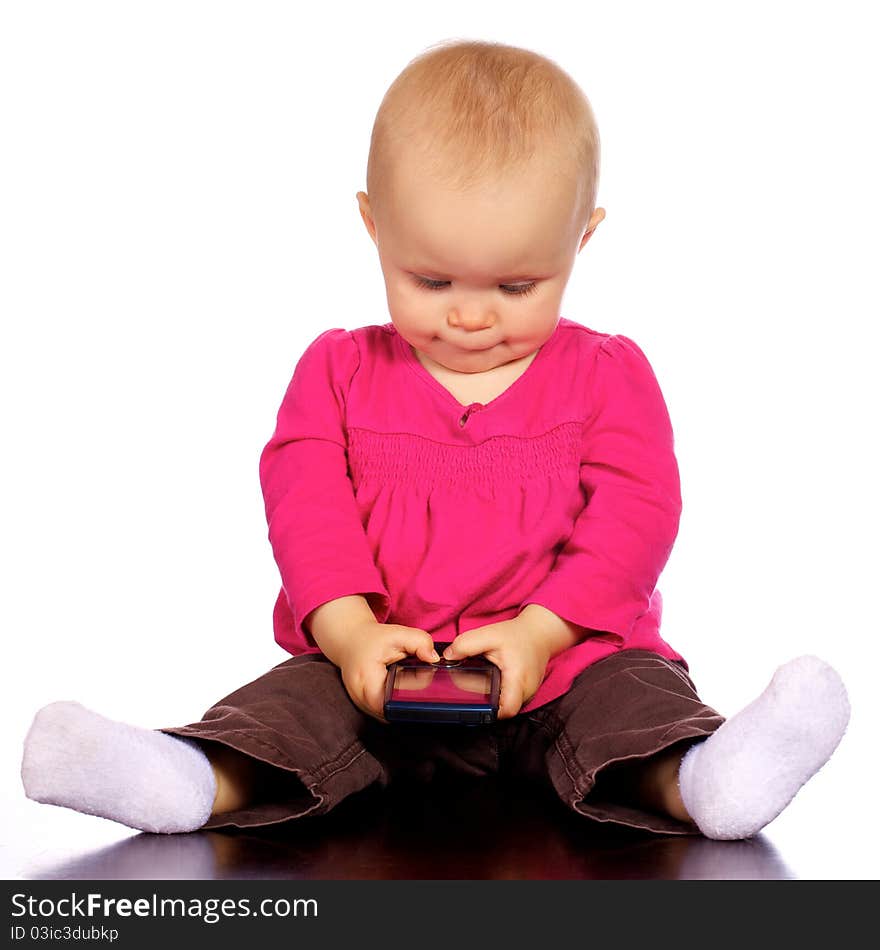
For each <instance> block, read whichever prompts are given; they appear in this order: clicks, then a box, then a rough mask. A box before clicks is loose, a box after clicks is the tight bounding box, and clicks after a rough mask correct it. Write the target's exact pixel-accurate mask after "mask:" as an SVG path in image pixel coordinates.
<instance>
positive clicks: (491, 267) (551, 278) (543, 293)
mask: <svg viewBox="0 0 880 950" xmlns="http://www.w3.org/2000/svg"><path fill="white" fill-rule="evenodd" d="M397 171H398V173H397V174H396V175H395V182H394V185H393V187H391V188H389V189H388V190H387V196H386V198H385V200H384V201H383V202H382V206H381V207H380V208H377V209H376V216H375V217H374V216H373V214H372V211H371V209H370V205H369V199H368V197H367V195H365V194H364V193H363V192H360V193H359V194H358V201H359V202H360V207H361V215H362V217H363V219H364V223H365V224H366V226H367V229H368V231H369V232H370V236H371V237H372V238H373V240H374V241H375V242H376V245H377V247H378V250H379V260H380V263H381V267H382V272H383V274H384V277H385V287H386V291H387V296H388V309H389V314H390V316H391V320H392V322H393V323H394V326H395V327H396V328H397V331H398V332H399V333H400V335H401V336H402V337H403V338H404V339H405V340H406V341H407V342H408V343H410V344H411V345H412V347H413V348H414V349H415V350H416V351H417V352H418V353H419V354H421V356H422V357H423V358H427V361H429V362H430V361H433V362H434V363H436V364H439V365H440V366H441V367H444V368H445V369H447V370H449V371H452V372H458V373H468V374H470V373H483V372H488V371H490V370H493V369H495V368H497V367H499V366H502V365H504V364H506V363H510V362H512V361H514V360H518V359H523V358H525V357H527V356H529V355H530V354H532V353H534V352H535V351H536V350H537V349H538V348H539V347H540V346H541V345H542V344H543V343H544V342H546V340H548V339H549V338H550V336H551V335H552V334H553V331H554V329H555V328H556V325H557V323H558V321H559V317H560V305H561V302H562V295H563V292H564V290H565V286H566V284H567V283H568V279H569V277H570V275H571V271H572V268H573V267H574V262H575V258H576V257H577V254H578V252H579V251H580V249H581V248H582V247H583V246H584V244H585V243H586V241H587V238H588V237H589V235H590V233H592V230H593V229H594V228H595V227H596V225H598V223H599V222H600V221H601V220H602V218H603V217H604V215H605V212H604V211H603V210H602V209H601V208H597V209H596V211H595V212H594V214H593V216H592V218H591V219H590V222H589V224H588V225H587V226H586V227H583V224H582V222H580V221H578V220H576V206H577V202H576V201H575V193H574V192H575V188H574V186H573V185H572V184H571V182H569V181H567V180H565V179H563V178H561V177H559V176H558V175H554V174H553V172H552V169H550V168H547V169H544V168H541V167H532V168H530V169H529V170H528V171H526V172H522V173H518V174H517V175H515V176H508V177H506V178H505V179H504V180H499V181H494V182H491V183H486V184H481V185H480V186H479V187H475V188H473V189H470V190H468V191H466V192H461V191H458V192H456V191H455V190H453V189H451V188H448V187H444V186H442V185H440V184H439V183H437V182H436V181H434V180H429V179H428V178H427V176H426V174H425V173H424V172H423V171H421V170H420V169H419V168H418V165H417V162H411V163H410V164H409V165H407V164H405V163H401V166H400V167H399V168H398V170H397ZM423 361H424V360H423Z"/></svg>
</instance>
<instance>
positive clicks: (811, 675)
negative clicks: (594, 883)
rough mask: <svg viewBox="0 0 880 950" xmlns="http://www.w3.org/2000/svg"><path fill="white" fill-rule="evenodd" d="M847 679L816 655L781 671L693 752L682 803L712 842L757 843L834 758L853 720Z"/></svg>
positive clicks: (683, 776) (683, 778)
mask: <svg viewBox="0 0 880 950" xmlns="http://www.w3.org/2000/svg"><path fill="white" fill-rule="evenodd" d="M849 713H850V707H849V700H848V699H847V695H846V688H845V687H844V685H843V682H842V680H841V679H840V676H838V674H837V673H836V672H835V671H834V670H833V669H832V668H831V667H830V666H829V665H828V664H827V663H825V662H824V661H823V660H820V659H819V658H818V657H815V656H800V657H797V658H796V659H794V660H790V661H789V662H788V663H785V664H784V665H783V666H780V667H779V669H778V670H777V671H776V673H775V674H774V675H773V679H772V680H771V681H770V685H769V686H768V687H767V689H765V690H764V692H763V693H761V695H760V696H759V697H758V698H757V699H756V700H755V701H754V702H752V703H750V704H749V705H748V706H746V707H745V709H743V710H742V711H741V712H739V713H737V714H736V715H735V716H733V717H732V718H731V719H728V720H727V721H726V722H725V723H724V724H723V725H722V726H721V728H720V729H718V730H717V731H716V732H714V733H713V734H712V735H711V736H709V738H708V739H706V740H705V741H702V742H698V743H696V744H695V745H693V746H692V747H691V748H690V749H688V751H687V752H686V753H685V755H684V758H683V759H682V761H681V768H680V769H679V773H678V782H679V790H680V792H681V798H682V802H683V803H684V807H685V808H686V809H687V811H688V814H689V815H690V816H691V818H693V820H694V822H695V823H696V825H697V827H698V828H699V829H700V831H701V832H702V833H703V834H704V835H705V836H706V837H707V838H717V839H734V838H750V837H751V836H752V835H755V834H757V833H758V832H759V831H760V830H761V829H762V828H763V827H764V826H765V825H767V824H769V823H770V822H771V821H773V819H774V818H776V816H777V815H778V814H779V813H780V812H781V811H782V810H783V809H784V808H785V807H786V805H788V803H789V802H790V801H791V800H792V798H794V796H795V794H796V793H797V791H798V789H800V788H801V786H802V785H803V784H804V783H805V782H806V781H807V780H808V779H810V778H811V777H812V776H813V775H815V774H816V772H818V771H819V769H820V768H821V767H822V766H823V765H824V764H825V763H826V762H827V761H828V759H829V758H830V757H831V754H832V752H834V750H835V749H836V748H837V744H838V743H839V742H840V740H841V738H842V736H843V733H844V732H845V731H846V726H847V723H848V722H849Z"/></svg>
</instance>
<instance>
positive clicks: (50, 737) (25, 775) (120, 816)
mask: <svg viewBox="0 0 880 950" xmlns="http://www.w3.org/2000/svg"><path fill="white" fill-rule="evenodd" d="M21 780H22V783H23V784H24V790H25V794H26V795H27V797H28V798H31V799H33V800H34V801H37V802H45V803H47V804H50V805H63V806H64V807H66V808H73V809H75V810H76V811H80V812H84V813H85V814H87V815H98V816H99V817H101V818H111V819H112V820H113V821H118V822H121V823H122V824H124V825H128V826H129V827H130V828H138V829H140V830H141V831H152V832H159V833H162V834H170V833H172V832H179V831H195V830H196V829H197V828H200V827H201V826H202V825H203V824H204V823H205V822H206V821H207V820H208V818H209V817H210V815H211V809H212V807H213V804H214V797H215V795H216V793H217V787H216V779H215V778H214V770H213V769H212V768H211V764H210V762H209V761H208V757H207V756H206V755H205V753H204V752H203V751H202V750H201V748H199V746H198V744H197V743H196V742H195V741H193V740H191V739H188V738H186V737H184V736H171V735H167V734H166V733H164V732H159V731H158V730H153V729H139V728H137V727H136V726H129V725H126V724H125V723H123V722H115V721H114V720H112V719H106V718H105V717H104V716H100V715H98V713H95V712H92V711H91V710H89V709H86V708H85V706H81V705H80V704H79V703H76V702H57V703H50V704H49V705H48V706H44V707H43V708H42V709H41V710H39V712H37V714H36V716H35V717H34V721H33V723H32V724H31V727H30V729H29V731H28V734H27V736H26V737H25V740H24V756H23V758H22V763H21Z"/></svg>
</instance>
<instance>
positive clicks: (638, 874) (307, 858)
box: [28, 778, 794, 880]
mask: <svg viewBox="0 0 880 950" xmlns="http://www.w3.org/2000/svg"><path fill="white" fill-rule="evenodd" d="M79 817H82V816H79ZM86 820H88V819H86ZM28 876H29V877H31V878H32V879H35V880H40V879H42V880H51V879H65V880H76V879H93V880H94V879H110V880H131V879H140V880H147V879H150V880H169V879H200V880H219V879H234V880H245V879H261V880H266V879H335V880H339V879H344V880H351V879H356V880H368V879H384V880H400V879H411V880H431V879H433V880H439V879H452V880H514V879H516V880H521V879H527V880H572V879H576V880H590V879H603V880H608V879H613V880H620V879H706V878H710V879H752V880H754V879H780V878H791V877H793V876H794V875H793V874H792V873H791V872H790V871H789V869H788V868H787V867H786V866H785V864H784V862H783V861H782V859H781V858H780V857H779V855H778V853H777V852H776V850H775V849H774V848H773V846H772V845H771V844H770V842H769V841H768V840H767V839H766V838H765V837H764V836H758V837H757V838H754V839H751V840H749V841H738V842H716V841H710V840H708V839H705V838H702V837H698V836H694V837H691V836H685V837H682V836H657V835H653V834H650V833H644V832H637V831H630V830H627V829H625V828H620V827H614V826H605V825H602V824H599V823H596V822H593V821H590V820H588V819H585V818H583V817H581V816H579V815H577V814H575V813H573V812H569V811H567V810H566V809H565V807H564V806H563V805H562V804H561V803H560V802H559V801H558V800H557V799H555V798H552V797H550V796H549V795H548V794H547V793H546V792H544V791H543V790H541V789H539V788H532V787H531V786H523V785H511V784H506V783H503V782H502V781H501V780H499V779H494V778H491V779H481V780H479V781H476V782H467V781H458V782H455V783H452V784H451V785H450V784H438V783H434V784H432V785H429V786H421V787H420V788H419V789H418V790H414V789H412V788H409V787H406V786H401V787H400V788H395V787H394V786H389V787H388V788H386V789H384V790H383V789H381V788H379V787H378V786H376V787H373V788H369V789H367V790H365V791H364V792H361V793H360V794H358V795H356V796H354V797H353V798H351V799H349V800H347V801H345V802H343V804H342V805H340V806H339V807H338V808H337V809H336V810H335V811H334V812H331V813H330V814H329V815H325V816H321V817H317V818H311V819H306V820H301V821H294V822H288V823H285V824H281V825H274V826H270V827H267V828H264V829H257V830H253V831H248V830H240V829H233V830H225V829H224V830H218V831H210V832H194V833H192V834H185V835H151V834H136V835H133V836H131V837H127V838H124V839H123V840H121V841H118V842H115V843H113V844H111V845H109V846H107V847H104V848H101V849H98V850H95V851H92V852H90V853H85V854H81V855H78V856H76V857H73V858H71V857H68V858H66V859H65V860H63V861H59V862H58V863H55V864H49V865H48V866H43V867H41V868H40V869H39V870H38V871H35V872H34V873H33V874H30V875H28Z"/></svg>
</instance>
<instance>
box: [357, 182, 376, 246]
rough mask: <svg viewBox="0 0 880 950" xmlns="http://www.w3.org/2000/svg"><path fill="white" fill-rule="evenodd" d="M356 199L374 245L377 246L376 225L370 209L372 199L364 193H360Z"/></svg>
mask: <svg viewBox="0 0 880 950" xmlns="http://www.w3.org/2000/svg"><path fill="white" fill-rule="evenodd" d="M356 197H357V200H358V206H359V208H360V212H361V218H363V221H364V225H365V226H366V229H367V231H368V233H369V235H370V237H371V238H372V240H373V243H374V244H376V223H375V221H373V212H372V209H371V208H370V198H369V196H368V195H367V193H366V192H364V191H359V192H358V193H357V195H356Z"/></svg>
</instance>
